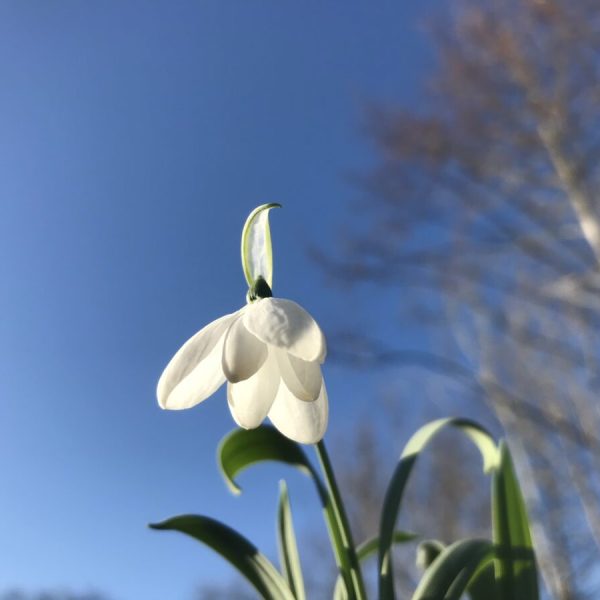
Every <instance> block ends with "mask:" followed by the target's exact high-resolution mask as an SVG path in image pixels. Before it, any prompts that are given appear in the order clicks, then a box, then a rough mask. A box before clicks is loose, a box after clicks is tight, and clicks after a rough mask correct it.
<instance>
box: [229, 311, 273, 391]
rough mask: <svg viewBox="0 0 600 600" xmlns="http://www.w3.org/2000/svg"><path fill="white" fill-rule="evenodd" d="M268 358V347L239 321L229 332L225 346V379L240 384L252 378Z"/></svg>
mask: <svg viewBox="0 0 600 600" xmlns="http://www.w3.org/2000/svg"><path fill="white" fill-rule="evenodd" d="M266 358H267V347H266V345H265V344H263V342H261V341H260V340H259V339H258V338H257V337H255V336H254V335H252V334H251V333H250V332H249V331H248V330H247V329H246V327H245V326H244V322H243V319H241V318H240V319H238V320H237V321H236V322H235V323H234V324H233V325H232V326H231V327H230V328H229V331H228V332H227V335H226V337H225V345H224V346H223V358H222V366H223V373H225V377H227V379H228V380H229V381H230V382H231V383H238V382H239V381H244V380H245V379H248V378H249V377H252V375H254V374H255V373H256V372H257V371H258V370H259V369H260V367H261V366H262V364H263V363H264V362H265V360H266Z"/></svg>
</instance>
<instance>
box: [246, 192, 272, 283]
mask: <svg viewBox="0 0 600 600" xmlns="http://www.w3.org/2000/svg"><path fill="white" fill-rule="evenodd" d="M280 207H281V204H276V203H271V204H263V205H262V206H259V207H257V208H255V209H254V210H253V211H252V212H251V213H250V215H249V216H248V218H247V219H246V223H245V225H244V229H243V230H242V267H243V269H244V275H245V276H246V281H247V282H248V285H249V286H250V287H252V286H253V285H254V283H255V282H256V280H257V279H258V277H259V276H260V277H262V278H263V279H264V280H265V281H266V282H267V283H268V285H269V287H270V288H273V251H272V249H271V231H270V229H269V211H270V210H271V209H272V208H280Z"/></svg>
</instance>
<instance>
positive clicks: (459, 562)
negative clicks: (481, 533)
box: [412, 539, 494, 600]
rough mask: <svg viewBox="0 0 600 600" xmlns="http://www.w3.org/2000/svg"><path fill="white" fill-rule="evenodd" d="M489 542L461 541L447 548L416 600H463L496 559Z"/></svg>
mask: <svg viewBox="0 0 600 600" xmlns="http://www.w3.org/2000/svg"><path fill="white" fill-rule="evenodd" d="M493 555H494V548H493V545H492V543H491V542H490V541H489V540H479V539H468V540H460V541H458V542H455V543H454V544H451V545H450V546H448V547H447V548H444V550H442V552H440V554H439V556H438V557H437V558H436V559H435V560H434V561H433V562H432V563H431V565H430V566H429V567H428V568H427V570H426V571H425V574H424V575H423V578H422V579H421V581H420V582H419V585H418V586H417V589H416V590H415V593H414V594H413V596H412V600H460V598H461V596H462V595H463V594H464V592H465V591H466V589H467V585H468V583H469V581H470V580H471V579H472V577H473V576H474V574H475V573H476V572H477V570H478V569H479V568H480V566H481V565H482V564H485V563H488V562H490V561H491V560H492V559H493Z"/></svg>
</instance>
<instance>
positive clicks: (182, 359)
mask: <svg viewBox="0 0 600 600" xmlns="http://www.w3.org/2000/svg"><path fill="white" fill-rule="evenodd" d="M275 206H279V205H276V204H266V205H263V206H259V207H258V208H257V209H255V210H254V211H253V212H252V213H251V214H250V216H249V217H248V220H247V221H246V225H245V226H244V231H243V234H242V265H243V267H244V274H245V275H246V280H247V281H248V284H249V286H250V290H249V292H248V298H247V299H248V304H247V305H246V306H244V307H243V308H241V309H240V310H238V311H236V312H234V313H232V314H228V315H225V316H224V317H221V318H220V319H217V320H216V321H213V322H212V323H210V324H209V325H207V326H206V327H204V328H203V329H201V330H200V331H199V332H198V333H196V334H195V335H194V336H193V337H192V338H190V339H189V340H188V341H187V342H186V343H185V344H184V345H183V346H182V347H181V348H180V350H179V351H178V352H177V353H176V354H175V356H174V357H173V358H172V359H171V362H170V363H169V364H168V365H167V367H166V369H165V370H164V372H163V374H162V376H161V378H160V380H159V382H158V388H157V396H158V402H159V405H160V406H161V407H162V408H165V409H171V410H178V409H184V408H190V407H192V406H195V405H196V404H198V403H200V402H202V401H203V400H205V399H206V398H208V397H209V396H211V395H212V394H213V393H214V392H216V391H217V390H218V389H219V388H220V387H221V385H222V384H223V383H225V381H227V402H228V404H229V409H230V410H231V414H232V416H233V418H234V420H235V422H236V423H237V424H238V425H239V426H240V427H244V428H245V429H252V428H255V427H258V426H259V425H260V424H261V423H262V421H263V420H264V419H265V417H267V416H268V417H269V419H270V420H271V422H272V423H273V424H274V425H275V427H277V429H279V431H280V432H281V433H283V434H284V435H285V436H287V437H288V438H290V439H292V440H295V441H297V442H300V443H303V444H312V443H316V442H318V441H319V440H320V439H321V438H322V437H323V435H324V433H325V429H326V427H327V417H328V402H327V391H326V389H325V383H324V382H323V376H322V374H321V364H322V363H323V361H324V360H325V354H326V343H325V338H324V336H323V333H322V332H321V330H320V329H319V326H318V325H317V323H316V322H315V320H314V319H313V318H312V317H311V316H310V315H309V314H308V312H306V311H305V310H304V309H303V308H302V307H301V306H300V305H298V304H296V303H295V302H292V301H291V300H284V299H282V298H273V297H272V294H271V286H272V277H273V274H272V256H271V240H270V233H269V222H268V212H269V210H270V209H271V208H274V207H275Z"/></svg>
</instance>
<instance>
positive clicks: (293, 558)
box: [277, 481, 306, 600]
mask: <svg viewBox="0 0 600 600" xmlns="http://www.w3.org/2000/svg"><path fill="white" fill-rule="evenodd" d="M277 542H278V545H279V557H280V563H281V569H282V571H283V576H284V577H285V579H286V581H287V583H288V585H289V587H290V590H291V591H292V594H293V595H294V597H295V598H296V600H304V598H305V597H306V595H305V593H304V579H303V577H302V566H301V564H300V556H299V554H298V545H297V544H296V534H295V533H294V523H293V522H292V509H291V507H290V499H289V495H288V491H287V485H286V484H285V481H281V482H280V483H279V506H278V509H277Z"/></svg>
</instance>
